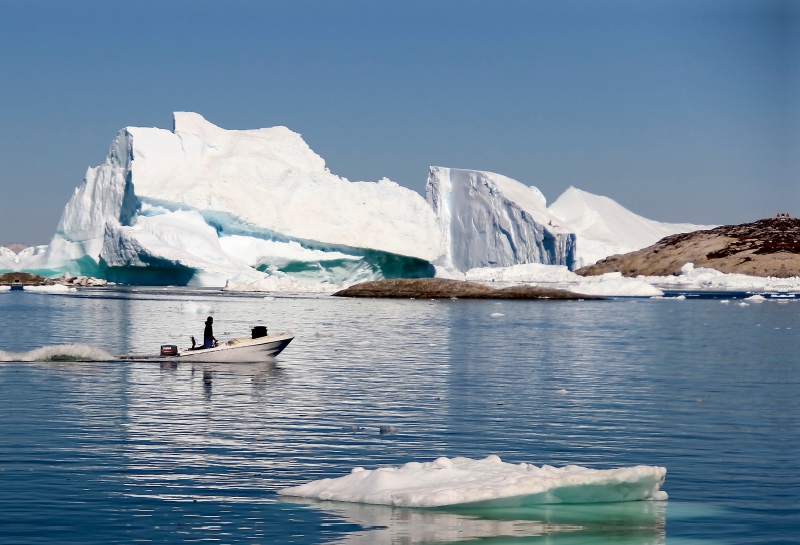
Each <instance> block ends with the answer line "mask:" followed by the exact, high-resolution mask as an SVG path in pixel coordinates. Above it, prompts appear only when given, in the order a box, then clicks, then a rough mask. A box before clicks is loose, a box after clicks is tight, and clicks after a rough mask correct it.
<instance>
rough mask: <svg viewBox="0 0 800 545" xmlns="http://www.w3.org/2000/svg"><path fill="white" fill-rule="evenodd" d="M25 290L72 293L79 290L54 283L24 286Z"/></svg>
mask: <svg viewBox="0 0 800 545" xmlns="http://www.w3.org/2000/svg"><path fill="white" fill-rule="evenodd" d="M22 289H23V291H32V292H34V293H70V292H76V291H78V289H77V288H70V287H68V286H64V285H62V284H53V285H52V286H24V287H23V288H22Z"/></svg>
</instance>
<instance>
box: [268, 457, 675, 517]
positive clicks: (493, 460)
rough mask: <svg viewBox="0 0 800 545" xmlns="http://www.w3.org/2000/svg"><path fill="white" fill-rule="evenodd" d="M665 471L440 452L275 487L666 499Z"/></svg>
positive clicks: (409, 497)
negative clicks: (557, 464)
mask: <svg viewBox="0 0 800 545" xmlns="http://www.w3.org/2000/svg"><path fill="white" fill-rule="evenodd" d="M666 473H667V470H666V469H665V468H663V467H655V466H633V467H625V468H620V469H589V468H585V467H581V466H565V467H560V468H559V467H552V466H547V465H543V466H535V465H532V464H526V463H521V464H509V463H506V462H503V461H502V460H500V458H499V457H497V456H494V455H492V456H488V457H486V458H484V459H483V460H472V459H470V458H460V457H459V458H452V459H451V458H445V457H442V458H438V459H436V460H435V461H433V462H426V463H420V462H409V463H407V464H405V465H404V466H402V467H382V468H378V469H374V470H366V469H364V468H361V467H357V468H354V469H353V470H352V472H351V473H350V474H349V475H346V476H344V477H339V478H337V479H321V480H318V481H312V482H310V483H307V484H304V485H301V486H295V487H292V488H285V489H283V490H279V491H278V494H281V495H285V496H296V497H304V498H314V499H318V500H333V501H343V502H355V503H371V504H381V505H394V506H398V507H442V506H448V505H449V506H453V505H464V504H472V505H476V504H477V505H481V506H493V507H518V506H526V505H542V504H553V503H602V502H621V501H635V500H666V499H667V493H666V492H664V491H662V490H661V489H660V488H661V485H662V484H663V483H664V479H665V477H666Z"/></svg>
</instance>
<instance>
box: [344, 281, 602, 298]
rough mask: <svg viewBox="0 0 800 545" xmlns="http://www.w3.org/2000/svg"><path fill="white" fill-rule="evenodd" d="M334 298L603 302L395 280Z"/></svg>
mask: <svg viewBox="0 0 800 545" xmlns="http://www.w3.org/2000/svg"><path fill="white" fill-rule="evenodd" d="M333 295H334V296H336V297H375V298H390V299H448V298H451V297H456V298H458V299H603V297H595V296H591V295H582V294H577V293H572V292H570V291H566V290H559V289H553V288H540V287H538V286H512V287H510V288H503V289H494V288H490V287H489V286H484V285H483V284H478V283H476V282H466V281H463V280H449V279H445V278H399V279H395V280H376V281H374V282H364V283H363V284H356V285H355V286H350V287H349V288H347V289H344V290H342V291H337V292H336V293H334V294H333Z"/></svg>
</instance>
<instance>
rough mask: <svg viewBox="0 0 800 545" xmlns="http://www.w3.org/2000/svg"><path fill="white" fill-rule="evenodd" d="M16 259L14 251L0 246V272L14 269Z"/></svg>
mask: <svg viewBox="0 0 800 545" xmlns="http://www.w3.org/2000/svg"><path fill="white" fill-rule="evenodd" d="M16 259H17V253H16V252H14V251H12V250H10V249H9V248H6V247H5V246H0V273H3V272H10V271H13V270H16V267H17V263H16Z"/></svg>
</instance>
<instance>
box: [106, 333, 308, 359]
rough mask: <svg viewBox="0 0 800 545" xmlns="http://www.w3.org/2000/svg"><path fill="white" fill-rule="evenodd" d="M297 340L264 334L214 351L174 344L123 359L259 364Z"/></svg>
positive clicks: (234, 340) (221, 345) (284, 335)
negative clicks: (156, 352)
mask: <svg viewBox="0 0 800 545" xmlns="http://www.w3.org/2000/svg"><path fill="white" fill-rule="evenodd" d="M293 339H294V334H293V333H292V332H285V333H279V334H277V335H264V336H259V337H257V338H255V339H251V338H249V337H248V338H244V339H231V340H229V341H227V342H224V343H220V344H219V345H218V346H215V347H213V348H195V349H191V348H186V349H179V348H178V347H177V346H175V345H171V344H165V345H161V353H160V354H159V355H157V356H151V355H135V354H134V355H129V356H120V358H119V359H120V360H124V361H143V362H181V361H185V362H190V363H226V362H230V363H258V362H263V361H266V360H267V359H269V358H273V357H275V356H277V355H278V354H280V353H281V352H283V350H284V348H286V347H287V346H288V345H289V343H290V342H292V340H293Z"/></svg>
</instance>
